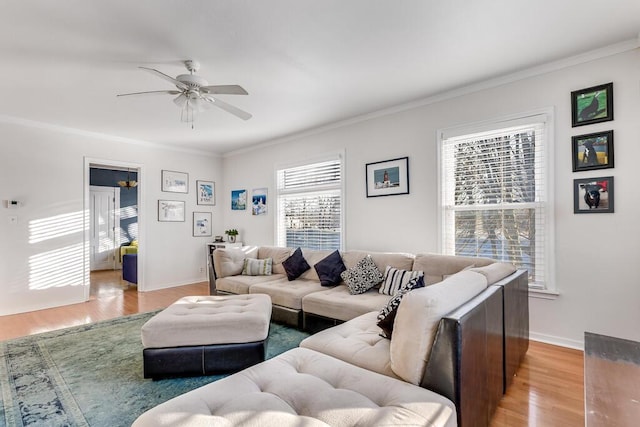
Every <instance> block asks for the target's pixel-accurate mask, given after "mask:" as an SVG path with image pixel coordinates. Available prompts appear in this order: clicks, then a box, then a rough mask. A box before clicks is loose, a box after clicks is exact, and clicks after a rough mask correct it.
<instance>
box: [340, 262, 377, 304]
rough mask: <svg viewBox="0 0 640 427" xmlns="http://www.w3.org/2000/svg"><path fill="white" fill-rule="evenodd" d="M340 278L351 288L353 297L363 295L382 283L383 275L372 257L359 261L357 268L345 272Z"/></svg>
mask: <svg viewBox="0 0 640 427" xmlns="http://www.w3.org/2000/svg"><path fill="white" fill-rule="evenodd" d="M340 277H342V280H344V282H345V283H346V284H347V286H348V287H349V292H351V295H358V294H363V293H365V292H367V291H368V290H369V289H371V288H373V287H374V286H375V285H377V284H378V283H380V282H382V273H380V270H378V267H376V264H375V263H374V262H373V259H372V258H371V255H367V256H366V257H364V258H363V259H361V260H360V261H358V263H357V264H356V265H355V267H353V268H350V269H348V270H346V271H343V272H342V274H341V275H340Z"/></svg>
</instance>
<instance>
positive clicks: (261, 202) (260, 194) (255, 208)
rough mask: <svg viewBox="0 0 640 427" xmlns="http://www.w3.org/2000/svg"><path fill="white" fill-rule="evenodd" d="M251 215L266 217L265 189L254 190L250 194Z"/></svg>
mask: <svg viewBox="0 0 640 427" xmlns="http://www.w3.org/2000/svg"><path fill="white" fill-rule="evenodd" d="M251 214H252V215H266V214H267V189H266V188H254V189H253V193H252V194H251Z"/></svg>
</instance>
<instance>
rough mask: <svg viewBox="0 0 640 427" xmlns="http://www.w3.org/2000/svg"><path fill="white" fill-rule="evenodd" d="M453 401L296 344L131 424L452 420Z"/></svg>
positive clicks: (444, 423)
mask: <svg viewBox="0 0 640 427" xmlns="http://www.w3.org/2000/svg"><path fill="white" fill-rule="evenodd" d="M456 425H457V422H456V409H455V406H454V405H453V403H452V402H451V401H450V400H448V399H446V398H444V397H442V396H440V395H438V394H436V393H434V392H432V391H429V390H427V389H424V388H421V387H418V386H416V385H413V384H409V383H406V382H404V381H400V380H397V379H395V378H390V377H387V376H385V375H382V374H378V373H376V372H372V371H368V370H366V369H363V368H359V367H357V366H354V365H351V364H349V363H346V362H343V361H342V360H338V359H335V358H333V357H331V356H327V355H325V354H322V353H318V352H316V351H313V350H309V349H306V348H296V349H293V350H289V351H287V352H286V353H282V354H281V355H279V356H276V357H274V358H273V359H269V360H267V361H266V362H263V363H260V364H258V365H256V366H252V367H250V368H247V369H245V370H243V371H241V372H238V373H236V374H233V375H231V376H230V377H227V378H224V379H221V380H218V381H215V382H212V383H210V384H207V385H205V386H203V387H200V388H198V389H195V390H193V391H190V392H188V393H185V394H183V395H181V396H178V397H176V398H174V399H171V400H169V401H167V402H165V403H162V404H160V405H158V406H156V407H155V408H153V409H151V410H149V411H147V412H145V413H144V414H142V415H141V416H140V417H138V419H137V420H136V421H134V423H133V425H132V426H133V427H163V426H174V427H178V426H185V427H186V426H277V427H287V426H292V427H293V426H296V427H299V426H308V427H312V426H333V427H339V426H343V427H351V426H405V427H406V426H430V427H455V426H456Z"/></svg>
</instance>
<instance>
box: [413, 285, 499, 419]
mask: <svg viewBox="0 0 640 427" xmlns="http://www.w3.org/2000/svg"><path fill="white" fill-rule="evenodd" d="M503 365H504V356H503V325H502V292H501V289H500V288H498V287H495V286H490V287H489V288H487V289H486V290H485V291H483V292H482V293H480V294H479V295H477V296H476V297H474V298H473V299H471V300H469V301H468V302H467V303H465V304H464V305H462V306H460V307H458V308H457V309H456V310H454V311H453V312H451V313H449V314H448V315H447V316H445V317H443V318H442V319H441V320H440V323H439V325H438V331H437V333H436V337H435V340H434V342H433V347H432V350H431V355H430V357H429V360H428V362H427V366H426V370H425V374H424V377H423V379H422V382H421V384H420V385H421V386H422V387H425V388H428V389H430V390H433V391H435V392H437V393H439V394H441V395H443V396H445V397H447V398H448V399H450V400H451V401H453V402H454V403H455V405H456V408H457V410H458V426H459V427H469V426H478V427H483V426H488V425H489V423H490V421H491V417H492V415H493V413H494V412H495V410H496V408H497V406H498V403H499V402H500V399H501V398H502V394H503V384H504V378H503Z"/></svg>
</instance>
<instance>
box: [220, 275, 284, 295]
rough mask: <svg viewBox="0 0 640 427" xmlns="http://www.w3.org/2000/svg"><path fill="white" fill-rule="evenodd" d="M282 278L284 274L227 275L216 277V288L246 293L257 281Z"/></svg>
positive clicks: (223, 290)
mask: <svg viewBox="0 0 640 427" xmlns="http://www.w3.org/2000/svg"><path fill="white" fill-rule="evenodd" d="M282 279H286V277H285V276H284V274H272V275H271V276H227V277H222V278H219V279H216V289H217V290H218V291H222V292H227V293H231V294H248V293H249V288H250V287H251V286H253V285H255V284H257V283H264V282H267V281H271V280H282Z"/></svg>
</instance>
